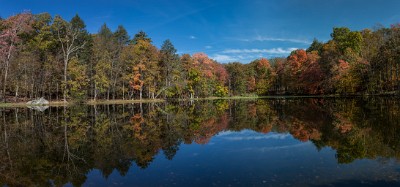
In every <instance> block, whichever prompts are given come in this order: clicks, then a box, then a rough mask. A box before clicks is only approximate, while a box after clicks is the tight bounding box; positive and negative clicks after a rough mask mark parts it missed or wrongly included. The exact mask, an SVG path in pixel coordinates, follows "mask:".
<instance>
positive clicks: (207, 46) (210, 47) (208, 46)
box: [204, 45, 212, 49]
mask: <svg viewBox="0 0 400 187" xmlns="http://www.w3.org/2000/svg"><path fill="white" fill-rule="evenodd" d="M204 48H206V49H212V46H211V45H206V46H204Z"/></svg>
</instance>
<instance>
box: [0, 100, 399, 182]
mask: <svg viewBox="0 0 400 187" xmlns="http://www.w3.org/2000/svg"><path fill="white" fill-rule="evenodd" d="M399 106H400V103H399V101H398V100H397V99H392V98H369V99H361V98H356V99H271V100H214V101H197V102H194V103H186V102H180V103H169V104H167V103H150V104H133V105H101V106H73V107H69V108H63V107H50V108H48V109H47V110H45V111H43V112H42V111H37V110H33V109H22V108H16V109H1V113H0V115H1V121H2V123H0V124H1V131H0V134H1V138H0V154H1V155H0V166H1V167H0V181H1V182H2V184H7V185H9V186H20V185H22V186H32V185H33V186H53V185H56V186H60V185H64V184H68V183H70V184H72V185H74V186H81V185H83V184H85V182H87V181H91V179H90V176H91V175H92V174H93V171H92V170H93V169H97V170H99V171H100V173H101V175H102V176H103V177H104V178H105V179H107V178H109V177H110V176H111V174H112V173H113V172H114V171H117V172H118V175H119V176H125V175H127V174H128V172H129V171H130V170H131V169H132V167H133V166H135V167H138V168H142V169H145V168H148V167H149V166H151V164H152V163H153V162H154V161H155V160H156V158H158V157H160V156H161V155H163V157H164V158H165V159H167V160H174V157H175V156H176V154H177V152H179V149H180V148H182V146H183V147H185V148H186V150H190V149H194V147H196V146H197V145H207V146H209V147H208V148H207V150H208V151H209V152H208V153H207V154H206V155H208V156H207V157H202V158H203V160H202V161H198V162H201V163H202V164H199V165H200V166H204V167H205V166H207V167H211V168H212V167H213V165H212V164H210V163H213V164H214V166H215V165H218V164H217V163H215V161H211V160H209V161H205V160H207V158H211V157H212V155H217V156H218V157H221V156H223V155H224V158H229V155H236V157H237V159H243V160H245V159H247V158H245V157H248V156H249V155H255V156H257V154H259V155H261V154H260V153H265V152H268V153H269V154H270V155H276V157H273V156H271V159H272V158H274V159H273V162H274V163H268V166H266V165H264V164H261V166H262V167H272V168H274V167H275V165H280V166H281V167H282V166H284V165H287V167H288V168H289V167H293V166H296V164H294V163H295V162H299V163H300V162H304V164H305V165H307V163H309V164H310V165H311V164H312V163H311V161H310V162H307V161H305V160H298V158H297V160H296V157H294V156H293V152H295V153H296V154H299V155H301V152H302V151H304V150H307V149H309V148H310V147H311V145H312V147H315V148H317V149H318V150H322V151H321V152H320V153H319V156H320V157H321V158H322V157H324V156H323V155H325V156H326V154H325V152H329V151H327V150H324V149H325V148H329V150H332V151H333V154H335V155H336V156H335V158H336V162H337V163H339V164H343V163H352V162H354V163H357V161H358V162H359V161H360V159H378V162H379V163H393V164H394V165H395V166H396V167H397V168H399V167H398V166H397V162H398V159H399V156H400V154H399V153H400V147H399V146H400V141H399V138H398V134H399V133H400V128H399V127H400V125H399V122H400V110H399ZM213 137H214V138H213ZM212 138H213V140H215V141H214V142H213V141H211V139H212ZM290 139H293V140H290ZM210 141H211V142H210ZM229 142H231V143H229ZM232 142H233V143H232ZM246 142H247V143H246ZM249 142H250V143H249ZM282 142H285V143H282ZM215 143H218V146H217V145H216V146H214V147H216V148H212V147H211V146H212V145H213V144H215ZM282 150H286V151H288V153H287V154H288V155H286V157H287V158H290V159H286V160H285V159H283V158H284V156H285V152H282ZM197 151H198V150H195V151H193V152H190V153H187V154H188V155H194V156H196V154H198V153H197ZM289 153H290V154H289ZM182 154H186V153H182ZM316 155H317V154H316ZM217 156H216V157H217ZM281 156H283V157H281ZM280 157H281V158H280ZM299 158H300V157H299ZM222 160H223V159H222ZM227 160H229V159H227ZM219 161H221V160H219ZM355 161H356V162H355ZM361 161H362V160H361ZM171 162H172V161H171ZM232 162H233V163H232ZM232 162H229V165H230V166H229V167H233V166H235V165H237V164H238V163H240V162H241V161H240V160H232ZM189 163H190V162H188V163H187V164H189ZM246 164H247V165H246V167H244V166H243V165H241V167H240V168H242V169H243V168H247V169H248V172H250V173H252V172H256V171H259V172H261V173H262V172H267V171H265V170H262V169H261V168H258V169H257V167H259V164H258V163H246ZM265 164H267V162H266V163H265ZM237 166H238V167H239V165H237ZM338 166H339V165H335V166H332V168H323V169H320V170H318V171H316V172H317V173H318V172H321V171H326V172H327V171H329V170H332V172H333V171H334V170H335V169H333V168H334V167H338ZM224 167H228V164H227V165H224ZM301 167H303V168H307V166H299V168H298V169H293V171H292V170H288V171H286V172H288V173H291V172H292V173H293V175H297V174H298V172H299V171H300V170H301ZM344 167H346V165H344ZM352 167H353V166H352ZM360 168H362V164H361V165H360V164H359V165H358V166H357V167H356V168H353V169H355V170H357V169H360ZM203 169H204V168H203ZM226 169H227V168H219V169H216V171H215V172H216V173H218V172H222V171H220V170H223V171H225V170H226ZM228 169H229V168H228ZM231 169H233V170H234V169H235V168H234V167H233V168H231ZM150 170H151V169H150ZM217 170H218V171H217ZM310 170H311V171H312V170H315V168H309V169H308V172H310ZM269 172H271V173H265V175H267V174H269V175H270V176H272V178H271V180H266V179H265V180H264V179H262V180H261V179H260V181H261V183H260V185H262V184H263V183H267V182H268V183H269V182H271V181H273V180H278V179H273V176H274V175H277V173H275V172H272V171H269ZM338 172H340V171H338ZM311 173H312V172H311ZM382 173H385V172H382ZM382 173H381V174H382ZM153 175H154V176H153V178H154V177H155V179H157V176H156V174H155V173H153ZM193 175H195V174H193ZM197 175H205V174H204V173H202V174H196V176H197ZM232 175H233V174H232ZM316 175H317V174H316ZM329 175H334V174H332V173H330V174H327V176H329ZM337 175H338V176H339V174H337ZM391 175H393V176H392V177H393V178H394V179H396V177H398V175H397V173H394V174H393V173H391ZM282 176H284V175H282ZM384 176H388V175H387V174H386V173H385V174H384ZM88 177H89V180H88ZM169 177H171V176H170V175H168V178H169ZM213 177H215V176H213ZM252 177H253V178H254V175H249V176H247V178H249V179H251V178H252ZM286 177H291V176H289V175H288V176H286ZM297 177H299V176H297ZM301 177H303V178H304V176H300V178H301ZM318 177H319V176H318ZM211 178H212V177H211ZM217 178H218V177H217ZM222 178H223V177H222ZM247 178H246V179H247ZM277 178H279V177H277ZM314 179H315V178H314ZM379 179H380V178H379ZM153 180H154V179H153ZM219 180H220V181H221V180H222V179H221V177H220V178H218V180H216V181H219ZM297 180H299V179H297ZM263 181H265V182H263ZM288 181H290V180H289V179H287V180H286V182H288ZM396 181H397V180H395V182H396ZM147 182H149V183H143V184H142V185H146V186H148V185H149V184H150V185H151V182H152V181H150V180H148V181H147ZM242 182H243V181H242ZM249 182H250V183H251V180H250V181H249ZM297 182H299V181H297ZM375 182H377V183H376V184H375ZM379 182H381V183H382V181H379V180H377V181H373V182H371V184H375V185H377V184H380V183H379ZM384 182H385V181H384ZM392 183H393V181H386V183H382V184H392ZM86 184H87V183H86ZM136 184H137V183H136ZM181 184H182V183H181ZM215 184H216V185H218V184H224V183H218V182H216V183H215ZM246 184H248V183H236V185H246ZM251 184H256V185H257V183H251ZM292 184H293V183H292ZM305 184H306V183H305ZM332 184H333V185H346V184H348V185H350V184H353V182H352V181H351V179H349V180H347V181H346V180H345V181H339V182H337V183H332ZM396 184H397V183H396ZM125 185H127V184H125ZM153 185H159V184H153ZM204 185H207V184H204ZM208 185H209V184H208ZM233 185H235V183H233Z"/></svg>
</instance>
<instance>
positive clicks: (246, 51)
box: [222, 47, 298, 54]
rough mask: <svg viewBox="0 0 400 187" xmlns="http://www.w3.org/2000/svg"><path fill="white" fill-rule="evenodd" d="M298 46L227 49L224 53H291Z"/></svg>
mask: <svg viewBox="0 0 400 187" xmlns="http://www.w3.org/2000/svg"><path fill="white" fill-rule="evenodd" d="M296 49H298V48H295V47H292V48H286V49H282V48H280V47H279V48H272V49H226V50H224V51H222V53H226V54H243V53H245V54H249V53H267V54H289V53H290V52H292V51H294V50H296Z"/></svg>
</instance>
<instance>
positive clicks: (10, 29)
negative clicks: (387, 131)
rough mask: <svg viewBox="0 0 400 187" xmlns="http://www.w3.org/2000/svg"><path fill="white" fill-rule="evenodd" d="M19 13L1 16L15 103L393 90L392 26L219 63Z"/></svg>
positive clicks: (141, 37) (6, 80)
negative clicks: (269, 55) (281, 53)
mask: <svg viewBox="0 0 400 187" xmlns="http://www.w3.org/2000/svg"><path fill="white" fill-rule="evenodd" d="M85 27H86V26H85V23H84V21H83V20H82V19H81V18H80V17H79V16H78V15H76V16H74V17H73V18H72V19H71V20H70V21H67V20H64V19H63V18H62V17H61V16H54V17H52V16H51V15H50V14H48V13H42V14H32V13H30V12H23V13H20V14H17V15H14V16H11V17H8V18H5V19H0V75H1V78H0V87H1V88H0V98H1V100H2V102H23V101H27V100H30V99H32V98H38V97H45V98H46V99H49V100H64V101H67V100H76V101H85V100H89V99H91V100H112V99H123V100H128V99H155V98H162V99H168V98H179V99H187V98H205V97H228V96H265V95H332V94H335V95H362V94H398V93H399V91H400V78H399V69H400V67H399V65H400V48H399V46H400V24H394V25H392V26H390V27H389V28H386V27H383V26H381V27H377V28H374V29H372V30H371V29H364V30H361V31H352V30H350V29H349V28H346V27H335V28H333V31H332V33H331V39H330V40H329V41H326V42H321V41H318V40H317V39H314V41H313V42H312V44H311V45H310V46H309V48H307V49H297V50H295V51H292V52H291V54H290V55H289V56H288V57H280V58H272V59H266V58H261V59H255V60H254V61H252V62H250V63H248V64H243V63H240V62H231V63H226V64H222V63H219V62H217V61H215V60H213V59H211V58H209V57H208V56H207V54H205V53H201V52H199V53H195V54H192V55H190V54H182V55H178V54H177V49H176V48H175V47H174V45H173V44H172V42H171V41H170V40H168V39H167V40H165V41H164V42H163V44H162V46H160V48H158V47H157V46H154V45H153V44H152V40H151V38H150V37H149V36H148V35H147V34H146V33H145V32H144V31H139V32H138V33H136V34H135V35H134V36H133V37H130V36H129V35H128V32H127V30H126V29H125V28H124V27H123V26H122V25H120V26H118V28H117V29H116V30H115V31H112V30H110V28H108V27H107V25H106V24H103V25H102V26H101V27H100V28H99V31H98V33H94V34H92V33H89V32H88V31H87V30H86V28H85Z"/></svg>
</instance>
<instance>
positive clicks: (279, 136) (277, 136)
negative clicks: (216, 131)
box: [224, 134, 291, 141]
mask: <svg viewBox="0 0 400 187" xmlns="http://www.w3.org/2000/svg"><path fill="white" fill-rule="evenodd" d="M288 137H291V135H290V134H271V135H269V134H267V135H259V136H254V135H250V136H233V137H225V138H224V139H225V140H231V141H242V140H264V139H278V140H283V139H286V138H288Z"/></svg>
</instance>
